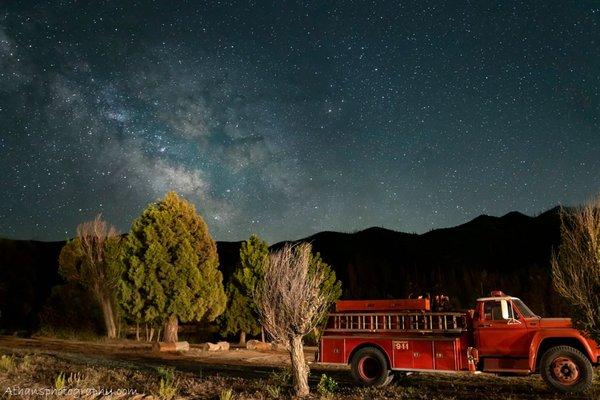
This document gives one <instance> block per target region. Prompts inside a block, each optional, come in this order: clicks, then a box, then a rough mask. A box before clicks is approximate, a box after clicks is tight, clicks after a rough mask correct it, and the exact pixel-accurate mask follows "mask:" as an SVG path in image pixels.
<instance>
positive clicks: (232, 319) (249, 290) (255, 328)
mask: <svg viewBox="0 0 600 400" xmlns="http://www.w3.org/2000/svg"><path fill="white" fill-rule="evenodd" d="M268 262H269V246H268V244H267V242H264V241H262V240H261V239H260V238H259V237H258V236H256V235H252V236H250V238H249V239H248V240H247V241H245V242H244V243H242V246H241V248H240V263H239V265H238V267H237V269H236V270H235V271H234V273H233V275H232V276H231V279H230V281H229V283H228V284H227V298H228V305H227V311H226V312H225V315H224V317H225V318H224V325H225V326H224V329H223V333H224V334H237V333H239V335H240V344H242V345H243V344H245V343H246V334H251V335H257V334H258V333H259V332H260V328H261V327H260V324H259V322H258V313H257V308H256V304H255V303H254V300H253V292H254V289H255V287H256V285H257V283H258V282H260V281H261V280H262V279H263V276H264V271H265V267H266V264H267V263H268Z"/></svg>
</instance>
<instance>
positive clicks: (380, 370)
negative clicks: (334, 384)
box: [350, 347, 394, 386]
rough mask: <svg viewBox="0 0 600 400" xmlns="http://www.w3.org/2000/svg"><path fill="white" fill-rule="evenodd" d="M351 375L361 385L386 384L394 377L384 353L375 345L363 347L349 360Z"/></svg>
mask: <svg viewBox="0 0 600 400" xmlns="http://www.w3.org/2000/svg"><path fill="white" fill-rule="evenodd" d="M350 364H351V367H352V368H351V370H352V377H353V378H354V380H355V381H356V382H357V383H358V384H360V385H362V386H386V385H388V384H389V383H390V382H392V380H393V379H394V375H393V374H392V373H391V371H390V369H389V367H388V362H387V359H386V358H385V355H384V354H383V353H382V352H381V351H380V350H378V349H376V348H375V347H363V348H362V349H360V350H358V351H357V352H356V353H354V355H353V356H352V360H351V361H350Z"/></svg>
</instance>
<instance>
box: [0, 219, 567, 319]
mask: <svg viewBox="0 0 600 400" xmlns="http://www.w3.org/2000/svg"><path fill="white" fill-rule="evenodd" d="M559 211H560V210H559V208H558V207H556V208H553V209H551V210H548V211H546V212H544V213H542V214H539V215H537V216H534V217H531V216H527V215H524V214H521V213H519V212H511V213H508V214H506V215H504V216H501V217H493V216H487V215H481V216H479V217H477V218H475V219H473V220H471V221H469V222H467V223H465V224H462V225H458V226H455V227H451V228H444V229H435V230H432V231H429V232H426V233H423V234H411V233H403V232H397V231H393V230H389V229H385V228H379V227H373V228H369V229H365V230H362V231H359V232H354V233H342V232H319V233H317V234H314V235H312V236H309V237H306V238H303V239H300V240H296V241H294V242H299V241H306V242H309V243H312V245H313V250H314V251H318V252H319V253H320V254H321V256H322V258H323V260H324V261H325V262H327V263H329V264H330V265H331V266H332V267H333V268H334V270H335V271H336V274H337V276H338V278H339V279H340V280H341V281H342V284H343V290H344V292H343V297H345V298H371V299H373V298H403V297H409V296H419V295H427V294H430V295H435V294H445V295H448V296H449V297H450V299H451V304H452V305H453V306H454V307H455V308H456V309H464V308H468V307H469V306H470V305H472V304H473V303H474V301H475V300H476V298H477V297H480V296H484V295H487V294H489V292H490V291H491V290H496V289H501V290H504V291H505V292H507V293H509V294H511V295H515V296H519V297H521V298H522V299H523V300H524V301H525V302H526V303H527V304H529V306H530V308H532V309H533V310H534V311H535V312H537V313H539V314H541V315H561V314H564V313H566V312H567V308H566V307H565V305H564V304H563V302H562V301H561V299H560V298H559V297H558V296H557V295H556V294H555V292H554V291H553V289H552V282H551V268H550V257H551V253H552V250H553V248H556V246H557V245H558V243H559V240H560V215H559ZM284 243H287V242H280V243H276V244H274V245H272V246H271V248H272V249H277V248H279V247H281V246H282V245H283V244H284ZM63 244H64V242H39V241H24V240H11V239H0V312H1V314H0V329H4V330H11V329H12V330H17V329H23V330H35V329H36V328H37V327H38V325H39V322H40V317H39V315H40V312H41V311H42V309H44V307H46V308H47V307H48V301H49V298H50V296H51V293H52V288H53V287H55V286H56V285H60V284H62V283H64V282H62V279H61V278H60V276H59V275H58V254H59V252H60V249H61V247H62V246H63ZM240 245H241V242H217V248H218V252H219V259H220V264H221V268H222V271H223V274H224V279H225V280H227V279H228V277H229V276H231V273H232V271H233V269H234V268H235V266H236V265H237V263H238V260H239V248H240Z"/></svg>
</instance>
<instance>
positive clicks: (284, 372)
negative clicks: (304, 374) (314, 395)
mask: <svg viewBox="0 0 600 400" xmlns="http://www.w3.org/2000/svg"><path fill="white" fill-rule="evenodd" d="M269 384H270V385H272V386H275V387H278V388H286V389H287V388H289V387H291V386H292V370H291V368H290V367H285V368H281V369H279V370H277V371H273V372H271V374H270V375H269Z"/></svg>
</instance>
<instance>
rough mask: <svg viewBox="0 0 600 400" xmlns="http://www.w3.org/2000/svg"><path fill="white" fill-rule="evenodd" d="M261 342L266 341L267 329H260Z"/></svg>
mask: <svg viewBox="0 0 600 400" xmlns="http://www.w3.org/2000/svg"><path fill="white" fill-rule="evenodd" d="M260 341H261V342H264V341H265V328H263V327H262V326H261V327H260Z"/></svg>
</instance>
